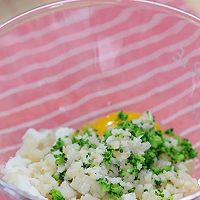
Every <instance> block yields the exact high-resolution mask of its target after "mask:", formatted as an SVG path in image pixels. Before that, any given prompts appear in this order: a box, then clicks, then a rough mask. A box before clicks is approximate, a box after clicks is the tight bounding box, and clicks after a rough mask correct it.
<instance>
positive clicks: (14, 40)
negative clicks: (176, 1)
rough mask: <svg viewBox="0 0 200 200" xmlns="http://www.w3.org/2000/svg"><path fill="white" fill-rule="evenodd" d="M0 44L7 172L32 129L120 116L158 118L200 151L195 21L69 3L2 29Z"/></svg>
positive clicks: (127, 5)
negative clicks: (147, 114) (119, 113)
mask: <svg viewBox="0 0 200 200" xmlns="http://www.w3.org/2000/svg"><path fill="white" fill-rule="evenodd" d="M0 38H1V39H0V164H3V163H5V162H6V160H8V158H9V157H10V156H13V155H14V153H15V152H16V150H17V149H18V148H19V146H20V143H21V137H22V136H23V134H24V132H25V130H26V129H27V128H29V127H34V128H36V129H40V128H54V127H57V126H72V127H79V126H80V125H81V124H83V123H84V122H86V121H88V120H91V119H94V118H97V117H99V116H101V115H105V114H107V113H110V112H113V111H119V110H129V111H135V112H144V111H145V110H151V111H152V112H153V113H154V114H155V116H156V118H157V119H158V121H159V122H160V124H161V125H162V126H163V127H164V128H169V127H174V129H175V131H176V132H177V133H179V134H181V135H182V136H184V137H186V138H189V139H190V140H191V141H192V143H193V144H194V146H195V147H196V148H197V149H198V150H200V19H198V18H197V17H195V16H193V15H191V14H187V13H185V12H184V11H180V10H177V9H175V8H171V7H168V6H164V5H160V4H157V3H152V2H148V1H142V0H141V1H139V0H135V1H134V0H132V1H131V0H124V1H118V0H99V1H94V0H84V1H70V2H69V1H62V2H59V3H54V4H51V5H48V6H44V7H41V8H38V9H35V10H32V11H30V12H28V13H26V14H23V15H21V16H19V17H17V18H15V19H13V20H11V21H9V22H8V23H6V24H4V25H2V26H1V29H0ZM199 159H200V157H199ZM194 175H195V176H196V177H200V162H197V165H196V172H195V174H194ZM1 184H2V185H4V184H3V183H1ZM2 188H4V189H5V190H6V191H7V193H8V192H9V191H10V193H12V194H13V195H14V197H13V198H12V197H11V198H10V199H17V198H19V199H23V198H22V196H23V195H21V194H20V195H19V194H18V196H16V194H17V193H15V192H13V191H12V189H10V190H9V189H8V188H7V187H6V186H2ZM0 199H9V197H8V196H7V194H4V196H3V194H2V196H0ZM190 199H192V198H190Z"/></svg>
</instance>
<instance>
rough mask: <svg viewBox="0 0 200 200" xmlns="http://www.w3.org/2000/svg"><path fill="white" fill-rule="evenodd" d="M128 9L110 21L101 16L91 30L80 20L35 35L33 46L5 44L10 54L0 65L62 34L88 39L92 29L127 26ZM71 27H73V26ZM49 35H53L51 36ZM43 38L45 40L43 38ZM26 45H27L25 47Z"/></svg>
mask: <svg viewBox="0 0 200 200" xmlns="http://www.w3.org/2000/svg"><path fill="white" fill-rule="evenodd" d="M130 11H133V9H130V8H128V9H125V10H123V11H122V12H121V14H120V15H119V16H116V17H115V18H114V19H113V18H111V19H112V20H111V21H106V19H104V18H102V19H101V20H100V22H99V21H97V24H94V26H92V30H91V27H90V28H88V24H85V23H83V22H81V23H80V24H78V25H76V24H75V26H74V25H73V24H72V27H71V28H70V27H68V26H66V27H64V29H63V30H58V31H55V32H51V31H49V34H50V35H44V36H43V37H41V38H40V37H39V38H38V37H36V36H35V38H36V39H35V42H34V43H33V44H34V46H30V45H29V43H27V42H25V43H20V44H15V45H16V46H14V47H13V46H11V47H10V48H9V46H6V48H9V50H10V51H11V52H10V56H9V57H8V54H7V56H6V58H5V59H4V60H1V62H0V67H6V65H7V64H11V63H13V62H14V61H16V60H17V59H18V57H20V56H21V55H20V54H22V56H23V52H26V51H27V48H28V50H29V49H30V50H33V51H34V49H35V48H38V49H39V50H40V49H43V46H45V45H46V46H48V44H49V42H50V41H54V40H55V41H60V40H64V39H63V38H64V35H68V37H69V39H66V37H65V41H70V40H72V41H74V40H79V39H83V38H85V37H89V36H90V39H93V38H91V35H92V33H93V31H94V33H97V32H102V31H105V30H106V29H110V28H112V27H115V26H120V25H122V28H123V27H124V26H127V25H126V23H124V22H125V21H126V20H129V18H130V17H131V15H132V12H130ZM79 19H80V18H79ZM101 22H102V23H101ZM81 24H82V25H81ZM123 24H125V25H123ZM73 27H75V28H73ZM77 28H78V30H77ZM60 31H62V32H63V33H62V34H63V37H61V39H58V35H60V34H59V32H60ZM91 32H92V33H91ZM51 35H53V36H51ZM68 37H67V38H68ZM45 38H46V39H47V40H45ZM50 38H51V39H50ZM61 42H62V41H61ZM86 42H87V41H86ZM26 45H28V46H27V48H26ZM13 50H15V51H13ZM36 51H37V49H36ZM28 53H31V52H29V51H28ZM13 55H14V56H13ZM3 70H6V69H3Z"/></svg>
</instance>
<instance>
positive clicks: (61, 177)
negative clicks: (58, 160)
mask: <svg viewBox="0 0 200 200" xmlns="http://www.w3.org/2000/svg"><path fill="white" fill-rule="evenodd" d="M65 173H66V171H64V172H62V173H58V174H54V175H52V177H53V178H54V179H55V180H56V181H57V182H58V184H59V185H60V184H61V183H62V182H63V181H64V178H65Z"/></svg>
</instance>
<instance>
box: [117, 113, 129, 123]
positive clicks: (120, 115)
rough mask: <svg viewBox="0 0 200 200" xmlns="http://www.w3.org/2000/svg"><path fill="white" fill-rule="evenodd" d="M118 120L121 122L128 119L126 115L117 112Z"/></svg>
mask: <svg viewBox="0 0 200 200" xmlns="http://www.w3.org/2000/svg"><path fill="white" fill-rule="evenodd" d="M118 119H120V120H122V121H126V120H127V119H128V115H127V114H126V113H125V112H122V111H121V112H119V113H118Z"/></svg>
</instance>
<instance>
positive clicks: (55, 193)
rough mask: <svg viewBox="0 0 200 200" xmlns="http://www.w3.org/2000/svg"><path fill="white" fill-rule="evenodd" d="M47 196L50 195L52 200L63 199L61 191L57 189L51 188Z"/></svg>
mask: <svg viewBox="0 0 200 200" xmlns="http://www.w3.org/2000/svg"><path fill="white" fill-rule="evenodd" d="M49 196H50V197H51V199H52V200H65V198H64V197H63V195H62V193H61V192H60V191H59V190H57V189H51V190H50V191H49Z"/></svg>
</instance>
